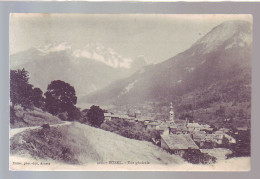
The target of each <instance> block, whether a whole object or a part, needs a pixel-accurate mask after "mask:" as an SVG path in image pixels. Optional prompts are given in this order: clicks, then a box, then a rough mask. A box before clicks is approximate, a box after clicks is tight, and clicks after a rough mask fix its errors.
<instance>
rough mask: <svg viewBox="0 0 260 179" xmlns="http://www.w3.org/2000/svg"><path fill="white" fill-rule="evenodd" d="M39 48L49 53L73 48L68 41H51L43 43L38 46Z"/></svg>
mask: <svg viewBox="0 0 260 179" xmlns="http://www.w3.org/2000/svg"><path fill="white" fill-rule="evenodd" d="M36 49H37V50H39V51H40V52H41V53H44V54H47V53H51V52H60V51H66V50H71V46H70V45H69V44H67V43H66V42H62V43H58V44H57V43H50V44H46V45H41V46H38V47H36Z"/></svg>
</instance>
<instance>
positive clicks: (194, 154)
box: [182, 150, 216, 164]
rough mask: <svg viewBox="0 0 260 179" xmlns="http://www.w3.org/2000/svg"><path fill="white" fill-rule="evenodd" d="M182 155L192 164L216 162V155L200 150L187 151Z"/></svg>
mask: <svg viewBox="0 0 260 179" xmlns="http://www.w3.org/2000/svg"><path fill="white" fill-rule="evenodd" d="M182 157H183V158H184V159H185V160H186V161H188V162H190V163H192V164H200V163H201V164H209V163H215V162H216V157H213V156H211V155H208V154H205V153H202V152H200V151H199V150H188V151H185V153H184V154H183V156H182Z"/></svg>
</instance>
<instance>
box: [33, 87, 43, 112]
mask: <svg viewBox="0 0 260 179" xmlns="http://www.w3.org/2000/svg"><path fill="white" fill-rule="evenodd" d="M42 94H43V92H42V90H41V89H40V88H34V89H33V90H32V94H31V96H30V99H31V101H32V103H33V105H34V106H35V107H37V108H42V107H43V104H44V98H43V96H42Z"/></svg>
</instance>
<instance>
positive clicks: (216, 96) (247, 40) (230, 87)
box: [80, 20, 252, 111]
mask: <svg viewBox="0 0 260 179" xmlns="http://www.w3.org/2000/svg"><path fill="white" fill-rule="evenodd" d="M169 35H170V34H169ZM251 53H252V24H251V23H250V22H247V21H240V20H235V21H226V22H224V23H222V24H220V25H218V26H216V27H215V28H213V29H212V30H211V31H210V32H208V33H207V34H206V35H205V36H203V37H202V38H201V39H199V40H198V41H197V42H195V43H194V44H193V45H192V46H191V47H190V48H189V49H187V50H185V51H184V52H182V53H179V54H178V55H176V56H174V57H172V58H170V59H168V60H166V61H164V62H162V63H159V64H155V65H148V66H145V67H144V68H142V69H141V70H139V71H138V72H136V73H134V74H133V75H131V76H130V77H127V78H124V79H120V80H117V81H115V82H113V83H112V84H110V85H109V86H107V87H106V88H104V89H102V90H99V91H96V92H94V93H91V94H89V95H87V96H85V97H83V98H82V99H81V101H80V102H82V103H84V102H88V103H95V104H114V105H130V104H132V105H134V104H145V103H147V102H155V103H166V104H169V103H170V102H171V101H173V103H174V106H175V107H176V108H178V109H179V111H182V109H185V108H186V107H187V106H189V105H192V108H193V109H195V108H198V109H199V108H204V109H206V108H210V107H215V108H216V105H217V106H219V105H220V104H223V105H224V104H228V103H229V104H233V105H234V104H235V103H236V104H237V103H241V104H242V103H243V104H244V103H247V104H248V105H250V101H251V59H252V54H251ZM213 104H216V105H215V106H212V105H213Z"/></svg>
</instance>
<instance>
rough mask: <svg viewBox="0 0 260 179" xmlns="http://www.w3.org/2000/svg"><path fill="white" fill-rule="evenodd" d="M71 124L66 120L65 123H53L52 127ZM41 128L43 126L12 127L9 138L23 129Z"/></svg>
mask: <svg viewBox="0 0 260 179" xmlns="http://www.w3.org/2000/svg"><path fill="white" fill-rule="evenodd" d="M69 124H71V122H69V121H65V122H63V123H60V124H53V125H50V126H51V127H56V126H64V125H69ZM39 128H41V126H31V127H21V128H14V129H10V130H9V139H11V138H12V137H13V136H14V135H16V134H18V133H21V132H23V131H26V130H32V129H39Z"/></svg>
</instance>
